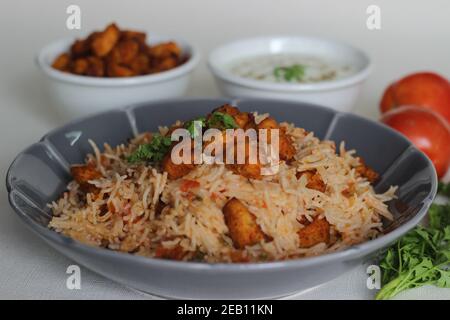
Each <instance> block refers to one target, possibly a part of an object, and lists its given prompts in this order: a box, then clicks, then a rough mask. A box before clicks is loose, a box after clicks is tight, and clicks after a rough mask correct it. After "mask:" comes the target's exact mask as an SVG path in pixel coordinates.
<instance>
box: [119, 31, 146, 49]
mask: <svg viewBox="0 0 450 320" xmlns="http://www.w3.org/2000/svg"><path fill="white" fill-rule="evenodd" d="M146 38H147V35H146V34H145V32H140V31H133V30H123V31H121V32H120V40H121V41H122V40H135V41H137V42H138V43H139V44H140V45H141V44H144V45H145V39H146Z"/></svg>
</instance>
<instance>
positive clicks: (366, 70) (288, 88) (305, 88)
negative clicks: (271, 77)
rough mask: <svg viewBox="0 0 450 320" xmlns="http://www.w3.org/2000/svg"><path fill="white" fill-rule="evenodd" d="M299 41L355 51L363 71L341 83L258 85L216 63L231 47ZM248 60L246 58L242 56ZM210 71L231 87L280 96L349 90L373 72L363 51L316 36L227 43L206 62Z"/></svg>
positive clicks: (268, 83) (260, 37)
mask: <svg viewBox="0 0 450 320" xmlns="http://www.w3.org/2000/svg"><path fill="white" fill-rule="evenodd" d="M298 40H309V41H318V42H323V43H328V44H331V45H333V46H335V47H341V48H346V49H348V50H352V51H353V52H355V53H356V54H359V55H361V56H362V57H363V59H364V60H366V63H365V65H364V67H363V68H362V69H361V70H359V71H358V72H356V73H355V74H353V75H350V76H347V77H344V78H342V79H338V80H330V81H321V82H318V83H303V84H299V83H276V82H269V81H258V80H253V79H248V78H244V77H240V76H237V75H234V74H232V73H231V72H227V71H226V70H224V69H223V66H222V67H221V66H220V65H218V64H217V63H215V61H214V57H215V56H216V55H218V54H219V53H220V52H221V51H222V50H224V49H225V48H227V47H230V46H238V45H243V44H246V43H248V42H253V41H266V42H272V41H298ZM243 56H245V55H243ZM207 65H208V68H209V69H210V71H211V72H212V74H213V75H214V76H215V77H217V78H219V79H221V80H223V81H226V82H229V83H232V84H235V85H239V86H242V87H246V88H251V89H257V90H270V91H277V92H314V91H328V90H336V89H341V88H345V87H349V86H353V85H355V84H357V83H360V82H362V81H364V80H365V79H366V78H367V77H368V76H369V75H370V73H371V72H372V70H373V62H372V59H371V58H370V56H369V55H368V54H367V53H366V52H365V51H363V50H362V49H359V48H357V47H355V46H353V45H350V44H348V43H346V42H343V41H338V40H334V39H329V38H326V37H315V36H303V35H289V34H287V35H271V36H270V35H269V36H258V37H248V38H243V39H237V40H233V41H230V42H226V43H224V44H222V45H220V46H219V47H216V48H215V49H213V51H211V52H210V54H209V56H208V61H207Z"/></svg>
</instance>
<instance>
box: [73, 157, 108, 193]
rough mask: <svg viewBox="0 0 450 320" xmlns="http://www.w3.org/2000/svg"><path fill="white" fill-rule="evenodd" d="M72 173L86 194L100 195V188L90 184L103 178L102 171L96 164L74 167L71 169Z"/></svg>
mask: <svg viewBox="0 0 450 320" xmlns="http://www.w3.org/2000/svg"><path fill="white" fill-rule="evenodd" d="M70 173H71V174H72V177H73V179H74V180H75V181H76V182H77V183H78V184H79V185H80V189H81V190H82V191H84V192H86V193H98V191H99V190H98V188H97V187H96V186H94V185H93V184H90V183H89V181H90V180H96V179H99V178H101V177H102V174H101V173H100V171H98V170H97V167H96V166H95V164H94V163H92V162H90V163H88V164H82V165H73V166H71V167H70Z"/></svg>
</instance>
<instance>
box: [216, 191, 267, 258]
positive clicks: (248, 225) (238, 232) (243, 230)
mask: <svg viewBox="0 0 450 320" xmlns="http://www.w3.org/2000/svg"><path fill="white" fill-rule="evenodd" d="M222 212H223V215H224V219H225V223H226V225H227V226H228V230H229V234H230V237H231V239H232V240H233V244H234V246H235V248H236V249H244V248H245V247H246V246H251V245H254V244H256V243H258V242H260V241H263V240H265V239H266V238H267V237H266V235H265V234H264V233H263V232H262V230H261V228H260V227H259V225H258V224H257V223H256V217H255V216H254V215H253V214H252V213H251V212H250V211H249V210H248V209H247V207H246V206H245V205H244V204H243V203H242V202H241V201H239V200H238V199H236V198H232V199H231V200H229V201H228V202H227V203H226V204H225V206H224V207H223V209H222Z"/></svg>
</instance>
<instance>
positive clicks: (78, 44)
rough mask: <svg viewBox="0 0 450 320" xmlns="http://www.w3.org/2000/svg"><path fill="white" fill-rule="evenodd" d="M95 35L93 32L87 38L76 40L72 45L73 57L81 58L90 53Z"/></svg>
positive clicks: (71, 52)
mask: <svg viewBox="0 0 450 320" xmlns="http://www.w3.org/2000/svg"><path fill="white" fill-rule="evenodd" d="M94 36H95V34H92V35H91V36H89V37H88V38H87V39H85V40H80V39H77V40H75V42H74V43H73V44H72V45H71V46H70V54H71V55H72V57H73V58H81V57H85V56H87V55H88V54H89V53H90V50H91V42H92V39H93V38H94Z"/></svg>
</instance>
